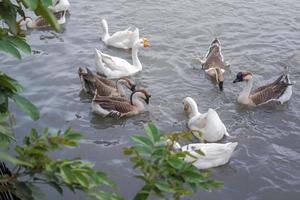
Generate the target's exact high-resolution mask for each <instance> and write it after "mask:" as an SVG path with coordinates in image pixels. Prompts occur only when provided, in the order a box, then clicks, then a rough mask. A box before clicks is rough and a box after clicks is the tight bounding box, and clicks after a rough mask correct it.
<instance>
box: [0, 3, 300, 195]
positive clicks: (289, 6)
mask: <svg viewBox="0 0 300 200" xmlns="http://www.w3.org/2000/svg"><path fill="white" fill-rule="evenodd" d="M299 10H300V4H299V3H298V1H296V0H285V1H271V0H264V1H261V0H253V1H248V2H247V3H245V2H244V1H240V0H228V1H198V2H196V1H186V0H185V1H176V2H174V1H170V0H168V1H167V0H164V1H148V0H147V1H124V0H123V1H122V0H115V1H84V3H83V2H82V1H79V0H73V1H71V10H70V14H71V15H70V17H69V19H68V22H67V24H66V25H65V26H64V28H63V31H62V32H61V33H54V32H53V31H37V30H34V31H32V32H30V33H29V35H28V41H29V43H30V44H32V48H33V49H34V50H35V52H36V54H35V55H32V56H27V57H26V56H25V58H24V59H23V60H22V61H16V60H15V59H13V58H11V57H9V56H4V55H2V54H1V55H0V59H1V63H2V64H1V69H2V70H4V71H5V72H6V73H8V74H10V75H12V76H13V77H16V78H17V79H18V80H19V81H20V82H21V83H22V85H24V86H25V91H24V93H23V95H24V96H26V97H28V98H29V99H31V100H32V101H33V102H34V103H35V105H37V106H38V108H39V109H40V112H41V119H40V120H39V121H38V122H32V121H31V120H30V119H29V118H28V117H26V116H25V115H24V114H23V113H21V112H20V111H19V110H18V109H17V108H16V107H15V106H12V110H13V111H14V112H15V113H17V114H16V115H17V126H16V128H15V131H17V136H18V138H19V140H20V139H21V138H22V136H24V135H26V134H27V132H28V131H27V130H28V128H29V127H34V126H35V127H38V128H42V127H45V126H49V127H50V128H51V129H52V130H56V129H62V128H65V127H67V126H72V127H73V128H74V129H75V130H78V131H81V132H83V133H84V138H85V139H84V140H83V141H81V145H80V147H79V148H76V149H64V150H62V151H60V152H57V153H56V154H57V156H63V157H77V156H80V157H82V158H84V159H87V160H91V161H93V162H95V163H96V166H97V167H98V168H100V169H102V170H104V171H106V172H108V174H109V175H110V178H111V179H113V180H114V181H115V182H116V183H117V184H118V186H119V187H118V189H117V192H119V193H120V194H122V195H123V196H124V197H125V199H132V197H133V195H134V194H135V193H136V192H137V190H138V189H139V188H140V187H141V186H142V185H141V184H142V183H141V182H140V181H138V180H136V179H134V178H133V175H134V174H135V172H134V171H133V170H132V169H131V165H130V163H129V161H128V158H127V157H125V156H123V155H122V148H123V147H125V146H128V145H130V144H131V142H130V141H129V136H130V135H132V134H134V133H142V132H143V131H142V124H143V123H144V122H146V121H149V120H151V121H153V122H155V123H156V124H157V125H158V127H159V128H160V129H162V130H165V131H172V130H182V129H185V128H186V125H185V123H186V117H185V116H184V115H183V113H182V100H183V98H184V97H186V96H191V97H193V98H194V99H195V100H196V102H197V103H198V105H199V109H200V111H202V112H204V111H206V110H207V109H208V108H209V107H211V108H215V109H217V111H218V113H219V114H220V116H221V119H222V120H223V121H224V123H225V124H226V126H227V128H228V131H229V133H231V135H233V136H234V137H235V139H225V140H224V141H223V142H226V141H228V140H232V141H238V142H239V145H238V147H237V149H236V151H235V152H234V154H233V157H232V159H231V161H230V163H229V164H228V165H225V166H223V167H219V168H215V169H212V170H211V172H212V174H213V177H214V178H217V179H220V180H222V181H224V186H223V187H222V188H221V189H217V190H212V192H205V191H203V190H199V191H198V192H197V194H195V195H193V196H191V197H186V198H185V199H200V198H201V199H207V200H218V199H236V200H239V199H247V200H259V199H275V200H276V199H278V200H281V199H289V200H293V199H299V195H300V146H299V143H300V139H299V132H300V127H299V125H300V122H299V116H300V113H299V112H300V101H299V99H300V96H299V84H300V83H299V81H298V79H299V78H300V72H299V69H298V66H299V64H300V53H299V52H300V51H299V50H300V13H299ZM101 18H106V19H107V21H108V24H109V30H110V32H111V33H113V32H115V31H117V30H121V29H125V28H127V27H129V26H134V25H135V26H137V27H139V28H140V33H141V35H142V36H147V37H148V38H149V41H150V44H151V47H150V48H149V49H141V50H140V52H139V58H140V60H141V62H142V64H143V71H142V72H141V73H139V74H137V75H136V76H134V79H135V80H136V81H137V83H138V84H139V86H141V87H145V88H147V89H148V90H149V92H150V93H151V94H152V98H151V99H150V105H149V106H147V112H146V113H144V114H142V115H140V116H137V117H133V118H130V119H127V120H122V121H115V120H112V119H102V118H101V117H98V116H95V115H94V114H92V113H91V110H90V99H89V98H88V97H87V96H86V95H84V94H82V93H80V83H79V79H78V76H77V68H78V66H80V65H84V66H88V67H90V68H92V69H93V70H94V69H95V65H94V48H95V47H96V48H99V49H101V50H103V51H104V52H106V53H109V54H111V55H115V56H120V57H122V58H125V59H127V60H130V59H131V55H130V52H129V51H123V50H119V49H115V48H107V47H105V46H104V45H103V43H102V42H101V41H100V35H101V32H102V29H101V23H100V21H101ZM215 37H218V38H219V39H220V41H221V43H222V46H223V55H224V58H225V60H228V61H229V62H230V63H231V68H230V70H229V71H227V72H226V75H225V83H224V93H222V92H219V90H218V88H217V87H216V86H214V85H213V84H212V82H211V81H210V80H209V79H207V77H206V76H205V75H204V72H203V71H202V70H201V69H200V66H199V64H198V63H197V61H196V60H195V58H196V57H198V56H199V55H202V56H204V55H205V53H206V51H207V48H208V46H209V44H210V42H211V41H212V39H213V38H215ZM284 65H288V66H290V71H291V79H292V80H293V81H294V89H293V91H294V94H293V96H292V99H291V100H290V102H289V103H288V104H287V105H284V106H280V107H278V108H274V109H267V108H259V109H245V108H243V107H241V106H239V105H238V104H237V102H236V98H237V95H238V93H239V91H240V90H241V89H242V87H243V84H242V83H240V84H233V83H232V80H233V79H234V78H235V75H236V73H237V72H239V71H244V70H251V71H252V72H253V73H254V74H255V84H254V85H255V86H258V85H260V84H263V83H267V82H268V80H270V81H271V80H274V79H275V78H276V77H277V76H278V75H279V74H280V73H281V71H282V69H283V66H284ZM76 116H80V117H79V118H78V117H76ZM46 192H47V195H48V196H47V197H48V198H47V199H57V200H59V199H71V198H72V199H74V200H75V199H76V200H77V199H78V200H79V199H84V198H85V196H84V195H83V194H81V193H79V194H76V195H74V194H72V193H70V192H66V194H65V196H64V197H61V196H59V195H58V194H56V193H55V192H53V190H49V189H46ZM152 199H155V198H152Z"/></svg>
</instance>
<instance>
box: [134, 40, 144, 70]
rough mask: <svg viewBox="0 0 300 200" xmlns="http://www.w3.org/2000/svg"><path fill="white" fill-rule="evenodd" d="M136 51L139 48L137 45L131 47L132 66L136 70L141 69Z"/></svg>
mask: <svg viewBox="0 0 300 200" xmlns="http://www.w3.org/2000/svg"><path fill="white" fill-rule="evenodd" d="M138 51H139V47H138V46H137V45H134V46H133V47H132V64H133V66H134V67H136V68H137V69H142V64H141V62H140V60H139V58H138Z"/></svg>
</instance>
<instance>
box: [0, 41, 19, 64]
mask: <svg viewBox="0 0 300 200" xmlns="http://www.w3.org/2000/svg"><path fill="white" fill-rule="evenodd" d="M0 51H4V52H5V53H9V54H10V55H12V56H14V57H16V58H17V59H19V60H20V59H21V54H20V52H19V51H18V50H17V49H16V48H15V47H14V46H13V45H12V44H11V43H9V42H8V41H4V40H0Z"/></svg>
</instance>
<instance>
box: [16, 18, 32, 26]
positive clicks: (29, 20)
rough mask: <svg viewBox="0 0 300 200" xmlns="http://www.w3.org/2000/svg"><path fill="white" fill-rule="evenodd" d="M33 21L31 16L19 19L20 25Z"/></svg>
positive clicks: (27, 24)
mask: <svg viewBox="0 0 300 200" xmlns="http://www.w3.org/2000/svg"><path fill="white" fill-rule="evenodd" d="M32 23H33V19H32V18H31V17H24V19H22V20H20V21H19V24H20V26H28V27H30V25H31V24H32Z"/></svg>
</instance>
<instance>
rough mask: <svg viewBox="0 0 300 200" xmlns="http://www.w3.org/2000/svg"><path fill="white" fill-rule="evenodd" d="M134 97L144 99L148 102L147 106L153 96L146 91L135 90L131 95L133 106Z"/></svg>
mask: <svg viewBox="0 0 300 200" xmlns="http://www.w3.org/2000/svg"><path fill="white" fill-rule="evenodd" d="M133 96H137V97H139V98H141V99H143V100H144V101H145V102H146V104H149V99H150V97H151V95H150V94H149V93H148V92H147V91H146V90H144V89H139V90H135V91H133V92H132V93H131V95H130V103H131V105H133V102H132V100H133Z"/></svg>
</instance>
